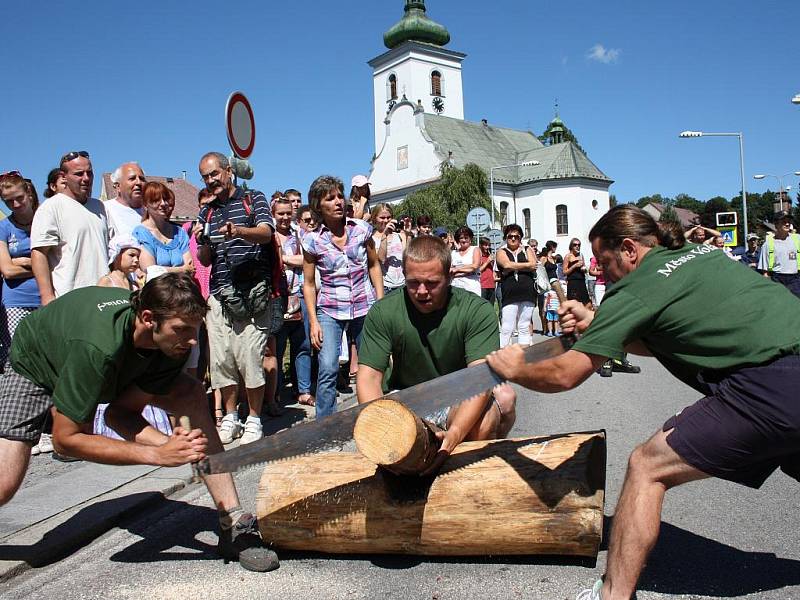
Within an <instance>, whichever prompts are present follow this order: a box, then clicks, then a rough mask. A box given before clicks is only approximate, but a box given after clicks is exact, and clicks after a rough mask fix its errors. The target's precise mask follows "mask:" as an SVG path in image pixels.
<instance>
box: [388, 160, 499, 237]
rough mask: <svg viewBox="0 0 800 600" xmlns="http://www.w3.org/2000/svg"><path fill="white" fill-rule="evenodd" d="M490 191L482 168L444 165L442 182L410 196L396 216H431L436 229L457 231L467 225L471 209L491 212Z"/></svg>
mask: <svg viewBox="0 0 800 600" xmlns="http://www.w3.org/2000/svg"><path fill="white" fill-rule="evenodd" d="M488 187H489V178H488V177H487V175H486V173H485V172H484V171H483V169H481V168H480V167H479V166H478V165H475V164H468V165H465V166H464V168H463V169H459V168H457V167H451V166H449V165H448V164H447V163H444V164H443V165H442V178H441V179H440V180H439V181H437V182H436V183H433V184H431V185H429V186H428V187H426V188H423V189H421V190H418V191H416V192H414V193H413V194H410V195H409V196H407V197H406V199H405V200H403V202H402V203H401V204H400V206H399V208H398V209H397V211H396V214H397V215H410V216H412V217H414V218H417V217H419V216H421V215H429V216H430V217H431V219H432V220H433V224H434V227H447V229H448V231H453V230H454V229H455V228H457V227H461V226H462V225H464V223H466V220H467V213H468V212H469V211H470V209H473V208H475V207H477V206H481V207H483V208H485V209H486V210H489V211H491V200H490V199H489V193H488V191H487V188H488Z"/></svg>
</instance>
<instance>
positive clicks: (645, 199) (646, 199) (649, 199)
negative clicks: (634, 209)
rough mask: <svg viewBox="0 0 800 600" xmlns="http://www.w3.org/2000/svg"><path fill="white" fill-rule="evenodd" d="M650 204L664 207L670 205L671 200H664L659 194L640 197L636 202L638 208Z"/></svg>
mask: <svg viewBox="0 0 800 600" xmlns="http://www.w3.org/2000/svg"><path fill="white" fill-rule="evenodd" d="M652 202H656V203H658V204H663V205H665V206H671V205H672V198H664V197H663V196H662V195H661V194H653V195H652V196H642V197H641V198H639V199H638V200H637V201H636V206H638V207H639V208H644V207H645V206H647V205H648V204H651V203H652Z"/></svg>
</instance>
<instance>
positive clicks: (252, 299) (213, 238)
mask: <svg viewBox="0 0 800 600" xmlns="http://www.w3.org/2000/svg"><path fill="white" fill-rule="evenodd" d="M200 176H201V177H202V178H203V181H204V182H205V184H206V189H207V190H208V191H209V193H211V195H212V196H213V197H214V200H213V201H211V202H209V203H208V204H207V205H206V206H205V207H204V209H203V211H202V212H201V213H200V215H199V216H198V222H197V225H195V234H196V235H198V239H199V241H200V245H199V247H198V252H197V257H198V259H199V260H200V263H201V264H203V265H204V266H211V284H210V292H211V295H210V296H209V298H208V304H209V308H210V310H209V313H208V317H207V327H208V337H209V347H210V351H211V361H210V370H211V386H212V387H213V388H214V389H219V390H221V392H222V401H223V404H224V407H225V413H226V414H225V417H224V418H223V419H222V425H221V427H220V432H219V435H220V439H221V440H222V443H223V444H229V443H231V442H232V441H233V440H234V439H235V438H237V437H240V436H241V443H242V444H247V443H250V442H254V441H256V440H259V439H261V437H262V435H263V431H262V427H261V408H262V404H263V401H264V386H265V385H266V383H267V378H266V376H265V372H264V369H265V366H272V365H271V363H274V362H275V359H274V347H273V348H272V352H271V354H270V353H269V346H268V344H269V343H270V338H271V337H272V335H273V334H274V333H275V332H276V331H277V330H278V329H279V328H280V327H281V325H282V323H283V313H282V309H281V303H280V301H279V299H277V298H276V296H277V294H276V293H275V290H276V289H277V286H278V283H279V281H280V279H279V277H280V275H279V273H280V260H279V258H278V257H277V256H276V255H275V252H274V247H273V233H274V229H275V224H274V221H273V220H272V215H271V213H270V210H269V204H268V203H267V199H266V197H265V196H264V194H263V193H262V192H259V191H257V190H244V189H243V188H241V187H238V186H237V185H236V183H235V182H234V180H233V171H232V169H231V166H230V163H229V162H228V159H227V158H226V157H225V155H224V154H221V153H219V152H209V153H207V154H205V155H204V156H203V158H202V159H200ZM276 270H277V272H278V276H276V275H275V272H276ZM272 343H273V344H274V337H273V338H272ZM265 363H267V364H266V365H265ZM240 376H241V379H242V381H244V386H245V389H246V392H247V404H248V409H249V416H248V417H247V420H246V421H245V422H244V423H242V422H241V421H240V420H239V415H238V412H237V408H236V403H237V399H238V395H239V394H238V392H239V377H240ZM272 392H273V393H274V390H272Z"/></svg>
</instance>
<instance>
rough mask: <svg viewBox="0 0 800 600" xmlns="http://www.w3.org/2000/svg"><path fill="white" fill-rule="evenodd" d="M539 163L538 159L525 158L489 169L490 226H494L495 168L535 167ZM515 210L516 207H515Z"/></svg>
mask: <svg viewBox="0 0 800 600" xmlns="http://www.w3.org/2000/svg"><path fill="white" fill-rule="evenodd" d="M540 164H542V163H540V162H539V161H538V160H526V161H523V162H521V163H517V164H515V165H498V166H496V167H492V168H491V169H489V189H490V191H489V194H490V195H491V197H492V226H494V172H495V171H496V170H497V169H514V168H516V167H537V166H539V165H540ZM515 212H516V209H515ZM516 218H517V216H516V214H515V215H514V219H516Z"/></svg>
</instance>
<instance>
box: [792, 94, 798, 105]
mask: <svg viewBox="0 0 800 600" xmlns="http://www.w3.org/2000/svg"><path fill="white" fill-rule="evenodd" d="M792 104H800V94H795V95H794V98H792Z"/></svg>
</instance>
